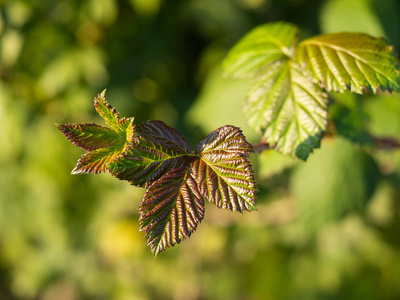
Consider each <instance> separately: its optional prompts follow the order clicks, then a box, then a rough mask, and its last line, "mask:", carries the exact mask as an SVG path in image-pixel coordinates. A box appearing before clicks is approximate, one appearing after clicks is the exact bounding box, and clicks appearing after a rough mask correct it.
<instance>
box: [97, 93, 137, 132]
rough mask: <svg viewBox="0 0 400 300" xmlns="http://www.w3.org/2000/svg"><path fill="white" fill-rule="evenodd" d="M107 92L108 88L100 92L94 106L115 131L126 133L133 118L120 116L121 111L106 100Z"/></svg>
mask: <svg viewBox="0 0 400 300" xmlns="http://www.w3.org/2000/svg"><path fill="white" fill-rule="evenodd" d="M105 92H106V90H104V91H103V92H102V93H101V94H99V95H98V96H97V98H96V99H95V100H94V107H95V108H96V111H97V113H98V114H99V115H100V116H101V117H102V118H103V119H104V121H105V122H106V124H107V125H108V126H110V127H111V128H112V129H113V130H114V131H115V132H117V133H119V134H124V133H125V132H126V129H127V128H128V126H129V123H130V122H131V119H132V118H120V117H119V113H118V112H117V111H116V110H115V108H114V107H112V106H111V105H110V104H109V103H108V102H107V101H106V98H105V96H104V95H105Z"/></svg>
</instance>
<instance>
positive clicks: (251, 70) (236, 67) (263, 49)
mask: <svg viewBox="0 0 400 300" xmlns="http://www.w3.org/2000/svg"><path fill="white" fill-rule="evenodd" d="M297 32H298V29H297V27H296V26H294V25H291V24H288V23H283V22H278V23H271V24H266V25H262V26H258V27H256V28H255V29H253V30H252V31H251V32H250V33H248V34H247V35H246V36H245V37H244V38H242V39H241V40H240V41H239V42H238V43H237V44H236V45H235V46H234V47H233V48H232V49H231V50H230V51H229V53H228V55H227V57H226V58H225V60H224V62H223V69H224V75H225V76H230V77H234V78H243V77H254V76H255V75H257V74H259V73H260V72H262V71H265V70H266V68H267V67H268V66H269V65H270V64H271V63H273V62H275V61H276V60H280V59H287V58H288V57H291V56H292V54H293V51H294V46H295V43H296V41H297Z"/></svg>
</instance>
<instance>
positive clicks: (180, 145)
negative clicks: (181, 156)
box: [136, 120, 192, 153]
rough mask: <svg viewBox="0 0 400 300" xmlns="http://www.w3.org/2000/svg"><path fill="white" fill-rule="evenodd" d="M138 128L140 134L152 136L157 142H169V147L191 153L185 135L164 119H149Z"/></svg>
mask: <svg viewBox="0 0 400 300" xmlns="http://www.w3.org/2000/svg"><path fill="white" fill-rule="evenodd" d="M136 130H137V131H138V132H139V134H140V135H142V136H146V137H148V138H150V139H151V140H153V141H154V142H155V143H158V142H161V143H165V144H168V145H169V147H171V148H174V149H176V150H177V151H180V152H183V153H190V152H191V151H192V149H191V147H190V145H189V143H188V142H187V141H186V140H185V138H184V137H183V135H182V134H181V133H179V132H178V131H177V130H175V129H174V128H172V127H170V126H168V125H167V124H165V123H164V122H162V121H159V120H151V121H147V122H145V123H142V124H140V125H138V126H137V128H136Z"/></svg>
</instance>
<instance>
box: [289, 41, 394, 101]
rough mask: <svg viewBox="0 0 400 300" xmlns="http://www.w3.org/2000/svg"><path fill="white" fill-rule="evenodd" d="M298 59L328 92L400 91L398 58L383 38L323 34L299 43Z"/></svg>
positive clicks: (302, 66) (308, 73)
mask: <svg viewBox="0 0 400 300" xmlns="http://www.w3.org/2000/svg"><path fill="white" fill-rule="evenodd" d="M296 59H297V62H298V64H299V65H300V67H301V68H302V69H304V70H305V71H306V73H307V75H308V76H310V77H311V78H315V80H316V82H318V83H319V84H320V85H321V87H323V88H325V89H326V90H327V91H335V92H343V91H345V90H349V91H351V92H354V93H359V94H364V93H367V92H372V93H376V92H377V91H379V90H381V91H385V90H387V91H389V92H392V91H397V92H399V91H400V76H399V74H400V73H399V62H398V59H397V58H396V55H395V53H394V51H393V47H392V46H390V45H389V44H388V43H387V42H386V40H384V39H382V38H374V37H371V36H369V35H366V34H360V33H332V34H324V35H319V36H316V37H312V38H310V39H307V40H304V41H303V42H301V43H300V44H299V45H298V47H297V50H296Z"/></svg>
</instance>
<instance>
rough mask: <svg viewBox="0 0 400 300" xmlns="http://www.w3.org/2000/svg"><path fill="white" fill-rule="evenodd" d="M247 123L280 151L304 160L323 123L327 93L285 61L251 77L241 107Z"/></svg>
mask: <svg viewBox="0 0 400 300" xmlns="http://www.w3.org/2000/svg"><path fill="white" fill-rule="evenodd" d="M244 112H245V115H246V116H247V118H248V122H249V124H250V125H251V126H252V127H253V128H254V129H255V130H257V131H259V132H262V133H263V138H264V139H265V141H266V142H267V143H269V144H270V145H271V146H273V147H275V149H276V150H277V151H279V152H281V153H284V154H288V155H291V156H297V157H299V158H301V159H303V160H306V159H307V157H308V155H309V153H311V152H312V150H313V148H316V147H319V144H320V139H321V137H322V133H323V132H324V131H325V130H326V126H327V114H328V113H327V96H326V95H325V93H324V92H323V91H322V90H321V89H320V87H318V86H317V85H316V84H314V83H312V82H311V81H310V80H309V79H308V78H306V77H304V75H303V74H302V72H301V71H300V70H299V69H298V67H297V65H296V64H294V63H293V62H291V61H288V60H283V61H282V60H281V61H277V62H275V63H274V64H273V65H271V66H270V68H269V69H268V70H266V72H265V73H264V74H262V75H260V76H259V77H257V78H255V79H254V81H253V84H252V86H251V87H250V89H249V92H248V97H247V99H246V102H245V107H244Z"/></svg>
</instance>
